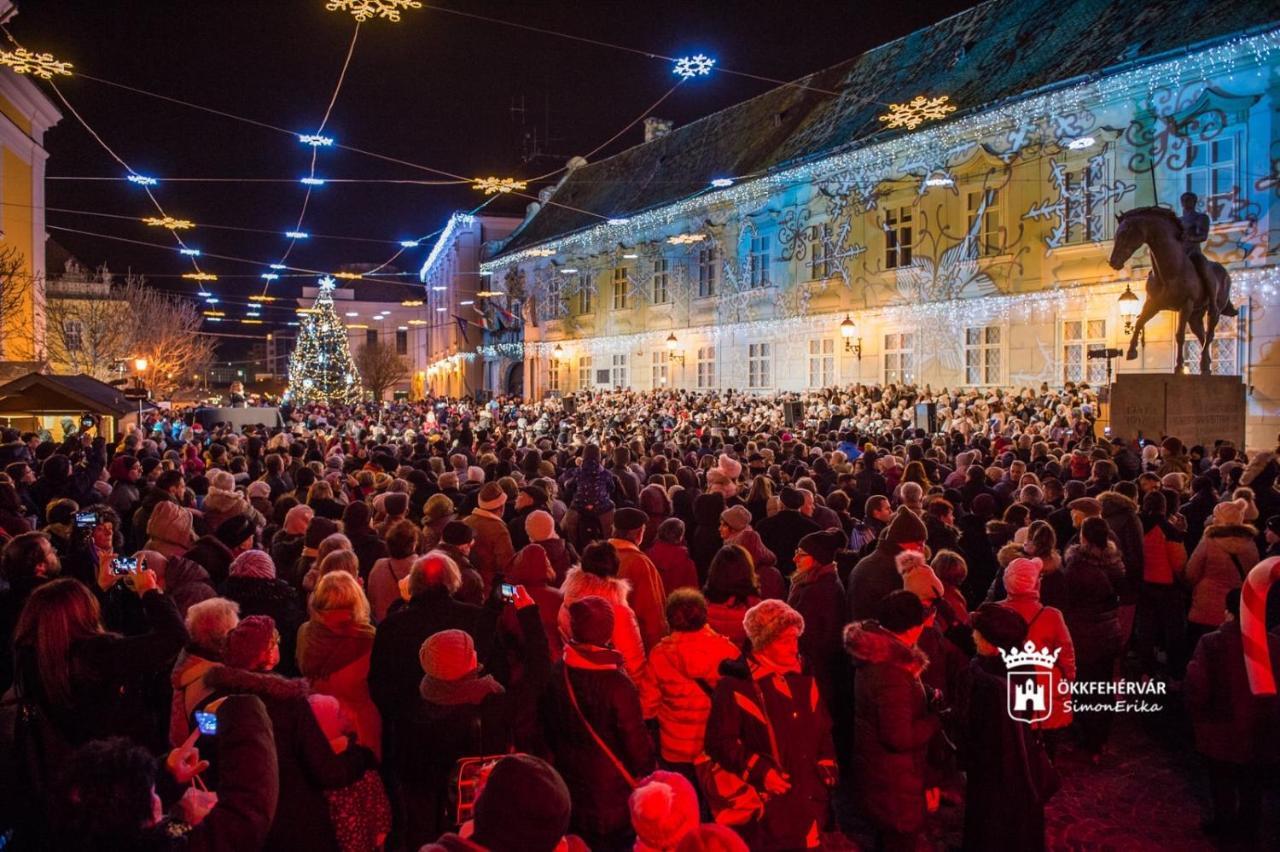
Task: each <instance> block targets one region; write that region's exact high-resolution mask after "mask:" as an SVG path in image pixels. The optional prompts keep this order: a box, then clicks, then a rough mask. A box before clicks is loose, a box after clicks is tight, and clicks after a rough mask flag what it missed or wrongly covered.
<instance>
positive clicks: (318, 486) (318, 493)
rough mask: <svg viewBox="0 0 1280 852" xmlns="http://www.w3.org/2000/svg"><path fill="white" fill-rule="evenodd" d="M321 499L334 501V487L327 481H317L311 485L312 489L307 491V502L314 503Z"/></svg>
mask: <svg viewBox="0 0 1280 852" xmlns="http://www.w3.org/2000/svg"><path fill="white" fill-rule="evenodd" d="M321 499H327V500H332V499H333V486H332V485H330V484H329V483H328V481H327V480H324V479H317V480H316V481H315V482H313V483H311V488H310V489H309V490H308V491H307V502H308V503H312V502H314V501H316V500H321Z"/></svg>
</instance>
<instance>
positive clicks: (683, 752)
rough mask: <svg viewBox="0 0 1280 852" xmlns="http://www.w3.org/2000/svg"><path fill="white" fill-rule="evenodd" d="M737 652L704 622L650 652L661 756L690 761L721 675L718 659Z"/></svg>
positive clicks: (733, 656) (699, 748) (729, 657)
mask: <svg viewBox="0 0 1280 852" xmlns="http://www.w3.org/2000/svg"><path fill="white" fill-rule="evenodd" d="M739 653H740V652H739V650H738V648H737V646H735V645H734V644H733V643H732V642H730V641H729V640H728V639H726V638H725V637H723V636H721V635H720V634H719V633H716V632H715V631H714V630H712V629H711V627H710V626H708V625H703V627H702V629H701V630H694V631H689V632H684V631H678V632H673V633H671V634H670V635H669V636H667V637H666V638H665V639H663V640H662V641H661V642H659V643H658V644H657V645H656V646H655V647H654V649H653V650H652V651H651V652H650V653H649V671H650V672H651V673H652V675H653V679H654V681H655V682H656V683H657V685H658V692H659V693H660V694H661V696H662V699H661V704H659V705H658V730H659V732H660V733H661V744H662V758H663V760H667V761H670V762H671V763H692V762H693V760H694V758H696V757H697V756H698V755H699V754H701V753H702V747H703V746H702V741H703V736H704V734H705V733H706V730H707V716H708V715H709V714H710V713H711V695H710V692H709V690H714V689H715V685H716V682H717V681H719V680H720V673H719V669H720V664H721V663H722V662H724V661H725V660H734V659H737V658H738V655H739ZM699 681H701V683H699ZM704 687H705V688H704Z"/></svg>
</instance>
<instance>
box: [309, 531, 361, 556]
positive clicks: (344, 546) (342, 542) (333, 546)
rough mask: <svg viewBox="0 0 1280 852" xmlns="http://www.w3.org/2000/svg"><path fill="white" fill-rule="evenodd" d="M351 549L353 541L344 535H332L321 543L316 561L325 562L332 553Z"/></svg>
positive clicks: (317, 550)
mask: <svg viewBox="0 0 1280 852" xmlns="http://www.w3.org/2000/svg"><path fill="white" fill-rule="evenodd" d="M351 549H352V547H351V539H349V538H347V537H346V536H345V535H343V534H342V533H330V534H329V535H327V536H325V537H324V539H323V540H322V541H321V542H320V546H319V547H317V548H316V561H317V562H323V561H324V559H325V557H326V556H328V555H329V554H331V553H337V552H338V551H340V550H351Z"/></svg>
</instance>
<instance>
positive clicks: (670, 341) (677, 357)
mask: <svg viewBox="0 0 1280 852" xmlns="http://www.w3.org/2000/svg"><path fill="white" fill-rule="evenodd" d="M679 345H680V341H679V340H676V333H675V332H674V331H673V332H671V333H670V334H669V335H667V360H668V361H672V362H674V363H676V364H679V365H680V366H681V367H683V366H684V353H683V352H680V353H677V352H676V347H677V346H679Z"/></svg>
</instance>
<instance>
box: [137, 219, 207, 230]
mask: <svg viewBox="0 0 1280 852" xmlns="http://www.w3.org/2000/svg"><path fill="white" fill-rule="evenodd" d="M142 224H144V225H150V226H151V227H153V228H168V229H169V230H170V231H189V230H191V229H192V228H194V227H195V226H196V223H195V222H192V221H191V220H190V219H175V218H173V217H172V216H148V217H146V218H145V219H143V220H142Z"/></svg>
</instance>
